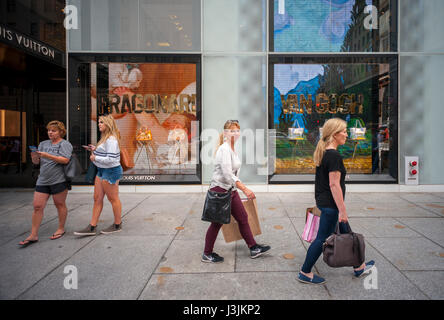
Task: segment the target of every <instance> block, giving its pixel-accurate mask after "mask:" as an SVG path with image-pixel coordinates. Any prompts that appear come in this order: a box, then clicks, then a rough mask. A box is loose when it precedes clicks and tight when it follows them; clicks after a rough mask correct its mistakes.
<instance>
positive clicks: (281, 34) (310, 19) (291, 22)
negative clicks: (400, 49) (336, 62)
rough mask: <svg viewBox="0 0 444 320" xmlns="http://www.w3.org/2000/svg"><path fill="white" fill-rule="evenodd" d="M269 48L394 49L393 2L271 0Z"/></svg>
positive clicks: (319, 49)
mask: <svg viewBox="0 0 444 320" xmlns="http://www.w3.org/2000/svg"><path fill="white" fill-rule="evenodd" d="M270 3H271V7H270V14H271V16H272V17H273V24H272V28H271V32H270V36H271V37H272V39H271V43H270V51H273V48H274V51H276V52H389V51H391V52H395V51H397V49H396V48H397V47H396V40H397V36H396V29H397V19H396V5H395V3H396V1H393V0H382V1H371V0H310V1H306V0H273V1H270Z"/></svg>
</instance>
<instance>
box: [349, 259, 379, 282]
mask: <svg viewBox="0 0 444 320" xmlns="http://www.w3.org/2000/svg"><path fill="white" fill-rule="evenodd" d="M374 266H375V261H373V260H370V261H369V262H366V263H365V267H364V269H362V270H359V271H354V272H355V278H360V277H362V276H363V275H364V274H368V273H369V272H370V270H372V269H373V267H374Z"/></svg>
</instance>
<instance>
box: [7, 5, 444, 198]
mask: <svg viewBox="0 0 444 320" xmlns="http://www.w3.org/2000/svg"><path fill="white" fill-rule="evenodd" d="M8 2H9V1H8ZM28 2H29V1H28ZM45 3H46V2H45ZM67 5H71V6H73V8H74V11H70V13H72V16H70V18H72V19H74V20H73V21H75V22H77V28H72V29H70V30H68V32H67V33H66V43H67V54H66V56H67V63H66V65H67V69H66V70H67V73H66V74H67V83H68V84H67V88H68V89H67V95H68V99H67V105H66V110H67V111H66V115H65V117H66V121H67V123H68V129H69V130H68V131H69V140H70V141H71V143H72V144H73V145H74V148H75V152H76V153H77V154H78V156H79V158H80V160H81V162H82V165H83V166H84V169H85V170H86V168H87V166H88V154H87V152H86V151H84V150H82V148H81V145H85V144H88V143H94V142H96V141H97V138H98V130H97V119H98V117H99V116H100V115H105V114H112V115H113V116H114V118H115V119H116V121H117V124H118V126H119V129H120V132H121V135H122V149H123V150H124V152H126V153H127V154H128V155H129V158H130V159H131V168H129V169H128V170H127V171H125V173H124V178H123V180H122V182H121V184H122V185H124V187H122V188H124V189H125V188H126V190H128V191H133V190H134V191H137V190H173V189H174V188H170V189H162V188H161V186H159V185H169V186H174V185H176V186H180V188H179V187H178V188H176V189H174V190H179V189H180V190H203V189H204V186H205V185H207V184H208V183H209V182H210V180H211V174H212V170H213V163H212V158H213V154H214V150H215V147H216V145H217V141H218V139H219V134H220V133H221V132H222V129H223V124H224V123H225V121H226V120H228V119H237V120H239V122H240V124H241V129H242V139H241V141H239V143H238V145H237V150H238V152H239V154H241V155H242V160H243V167H242V170H241V174H240V178H241V180H243V181H244V182H245V183H247V184H250V185H254V186H255V190H257V191H296V190H303V191H304V190H305V191H310V190H311V189H312V188H313V182H314V169H315V166H314V163H313V159H312V154H313V151H314V148H315V146H316V143H317V141H318V140H319V138H320V137H321V135H322V132H321V130H320V128H321V127H322V125H323V123H324V122H325V121H326V120H327V119H329V118H332V117H340V118H342V119H344V120H345V121H347V124H348V134H349V140H348V142H347V143H346V145H344V146H343V147H341V148H340V152H341V154H342V156H343V157H344V162H345V166H346V168H347V171H348V176H347V182H348V183H349V185H350V186H351V189H352V190H353V188H354V189H355V190H362V191H365V190H372V191H378V190H379V191H397V190H401V191H402V190H413V191H415V190H417V191H442V190H443V186H444V173H443V172H442V170H440V164H441V163H443V162H444V153H443V152H442V151H441V150H440V148H439V146H440V137H441V136H442V135H443V133H444V132H443V129H442V125H440V121H441V119H442V118H443V117H442V116H443V108H441V107H440V103H439V100H438V95H439V93H440V92H441V91H442V85H441V82H442V81H440V79H441V78H442V74H443V72H442V71H444V41H443V40H442V39H444V37H443V36H444V28H443V22H442V21H441V20H442V19H440V18H439V17H440V13H443V12H444V4H443V3H442V1H439V0H427V1H426V0H375V1H372V0H313V1H304V0H268V1H267V0H241V1H239V0H223V1H221V0H168V1H161V0H110V1H107V0H91V1H84V0H69V1H67ZM74 25H75V24H74ZM406 156H418V157H419V163H418V166H417V167H415V169H417V174H412V170H410V168H409V167H408V164H407V167H406V163H405V157H406ZM416 177H417V178H418V180H419V182H418V185H412V186H410V185H406V183H407V184H409V183H414V180H415V179H414V178H416ZM75 184H77V185H78V186H85V185H86V183H85V182H84V181H83V177H79V178H78V179H76V181H75ZM183 185H187V186H188V187H187V188H185V187H184V186H183ZM150 186H154V187H150ZM199 188H200V189H199ZM78 190H84V189H82V187H78Z"/></svg>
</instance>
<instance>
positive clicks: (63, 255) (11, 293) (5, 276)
mask: <svg viewBox="0 0 444 320" xmlns="http://www.w3.org/2000/svg"><path fill="white" fill-rule="evenodd" d="M20 240H23V239H21V238H16V239H14V240H13V241H10V242H8V243H7V244H5V245H3V246H1V247H0V257H2V259H0V299H15V298H17V297H18V296H19V295H20V294H22V293H23V292H24V291H25V290H27V289H29V288H30V287H31V286H33V285H34V284H35V283H37V282H38V281H39V280H40V279H42V278H43V277H45V276H46V275H47V274H48V273H50V272H51V271H53V270H54V269H55V268H57V267H58V266H59V265H60V264H61V263H63V262H64V261H65V260H67V259H68V258H69V257H71V256H72V255H73V254H74V253H75V252H76V251H78V250H79V249H80V248H82V247H83V246H85V245H86V244H87V243H88V242H90V241H92V240H93V239H92V238H88V239H78V240H75V239H74V238H73V237H72V236H69V235H65V236H64V237H62V238H60V239H58V240H57V241H51V240H49V239H44V238H43V237H42V238H41V240H40V241H39V242H37V243H35V244H33V245H31V246H30V247H27V248H19V246H18V245H17V244H18V242H20Z"/></svg>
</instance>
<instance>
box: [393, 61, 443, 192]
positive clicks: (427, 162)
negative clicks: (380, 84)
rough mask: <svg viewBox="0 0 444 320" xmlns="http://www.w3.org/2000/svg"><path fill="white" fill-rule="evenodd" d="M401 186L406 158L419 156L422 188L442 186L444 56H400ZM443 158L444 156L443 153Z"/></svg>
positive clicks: (403, 179)
mask: <svg viewBox="0 0 444 320" xmlns="http://www.w3.org/2000/svg"><path fill="white" fill-rule="evenodd" d="M400 59H401V60H400V62H401V66H400V71H401V78H400V79H401V80H400V81H401V104H402V112H401V121H400V130H401V132H402V139H401V140H400V143H401V145H400V167H401V170H400V178H401V179H400V182H401V183H404V181H405V171H404V170H405V166H404V157H405V156H419V163H420V170H419V183H420V184H442V183H443V181H444V171H443V170H439V169H437V168H441V167H442V162H443V159H442V155H441V156H439V154H440V152H441V151H439V152H437V148H438V149H439V150H441V147H442V137H443V136H444V127H443V125H442V119H444V108H443V107H442V103H441V97H442V74H443V73H444V56H442V55H436V56H411V57H408V56H401V58H400ZM441 154H442V153H441Z"/></svg>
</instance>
